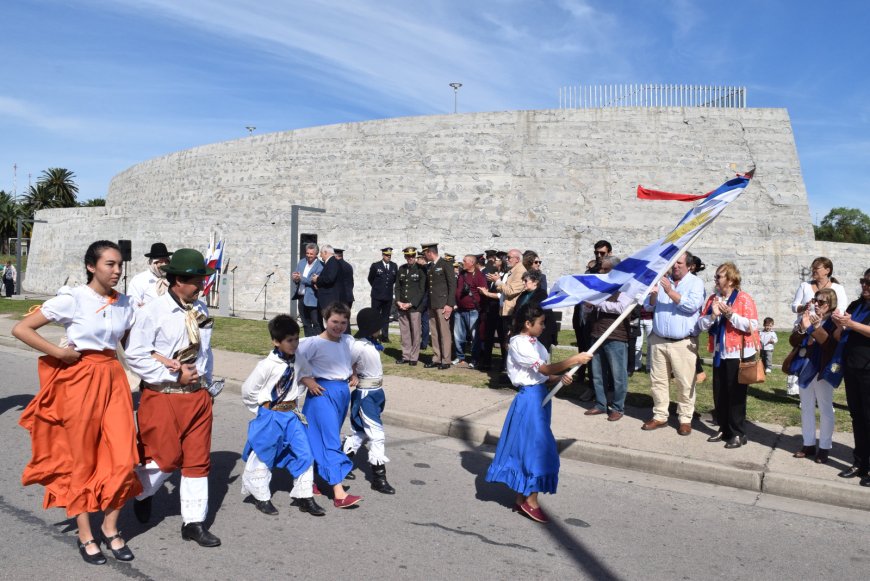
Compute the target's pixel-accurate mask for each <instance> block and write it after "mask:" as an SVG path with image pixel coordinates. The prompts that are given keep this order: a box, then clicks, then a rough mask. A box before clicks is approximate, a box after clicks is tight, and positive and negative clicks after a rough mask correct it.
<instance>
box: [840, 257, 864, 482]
mask: <svg viewBox="0 0 870 581" xmlns="http://www.w3.org/2000/svg"><path fill="white" fill-rule="evenodd" d="M860 282H861V296H860V297H859V298H858V300H856V301H855V302H853V303H852V304H851V305H849V307H848V308H847V309H846V313H845V314H840V313H835V314H834V315H833V316H832V317H831V318H832V319H833V320H834V323H835V324H836V325H837V326H839V327H840V328H841V329H842V334H843V336H842V338H841V341H842V342H843V347H844V348H843V380H844V382H845V384H846V403H847V404H848V406H849V414H851V416H852V434H853V436H854V437H855V450H854V452H853V456H854V461H853V463H852V465H851V466H850V467H848V468H846V469H845V470H843V471H842V472H840V476H841V477H842V478H855V477H860V478H861V481H860V484H861V486H870V475H868V471H870V269H868V270H866V271H865V272H864V277H863V278H862V279H861V280H860Z"/></svg>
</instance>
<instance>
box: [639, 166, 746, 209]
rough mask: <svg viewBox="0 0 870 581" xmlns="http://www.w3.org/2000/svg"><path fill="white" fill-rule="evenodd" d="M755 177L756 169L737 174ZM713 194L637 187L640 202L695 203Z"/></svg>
mask: <svg viewBox="0 0 870 581" xmlns="http://www.w3.org/2000/svg"><path fill="white" fill-rule="evenodd" d="M754 175H755V168H752V169H751V170H749V171H748V172H746V173H743V174H737V177H739V178H747V179H752V177H753V176H754ZM712 193H713V192H707V193H706V194H675V193H673V192H661V191H659V190H648V189H647V188H645V187H643V186H641V185H638V186H637V199H638V200H676V201H678V202H694V201H695V200H703V199H704V198H706V197H707V196H709V195H710V194H712Z"/></svg>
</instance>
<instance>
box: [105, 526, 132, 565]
mask: <svg viewBox="0 0 870 581" xmlns="http://www.w3.org/2000/svg"><path fill="white" fill-rule="evenodd" d="M100 532H102V530H100ZM115 539H121V540H122V541H123V540H124V539H122V538H121V531H118V532H117V533H115V534H114V535H112V536H111V537H107V536H106V533H103V542H105V543H106V548H107V549H109V550H110V551H112V556H113V557H115V558H116V559H117V560H119V561H132V560H133V559H134V555H133V551H131V550H130V547H128V546H127V542H126V541H124V546H123V547H121V548H120V549H113V548H112V541H114V540H115Z"/></svg>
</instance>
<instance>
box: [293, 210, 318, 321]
mask: <svg viewBox="0 0 870 581" xmlns="http://www.w3.org/2000/svg"><path fill="white" fill-rule="evenodd" d="M299 212H316V213H318V214H325V213H326V210H324V209H323V208H311V207H309V206H299V205H297V204H293V205H292V206H290V260H291V261H292V262H291V264H290V268H291V269H292V268H294V267H295V266H296V261H297V260H299V258H298V257H299ZM293 294H294V293H293V285H292V284H291V285H290V316H291V317H293V318H294V319H295V318H296V314H297V310H296V301H294V300H293Z"/></svg>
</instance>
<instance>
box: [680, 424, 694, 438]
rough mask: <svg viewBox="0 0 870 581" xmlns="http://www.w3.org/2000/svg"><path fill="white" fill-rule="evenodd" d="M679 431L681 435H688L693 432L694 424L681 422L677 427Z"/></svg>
mask: <svg viewBox="0 0 870 581" xmlns="http://www.w3.org/2000/svg"><path fill="white" fill-rule="evenodd" d="M677 433H678V434H679V435H681V436H688V435H689V434H691V433H692V424H680V427H679V428H677Z"/></svg>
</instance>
